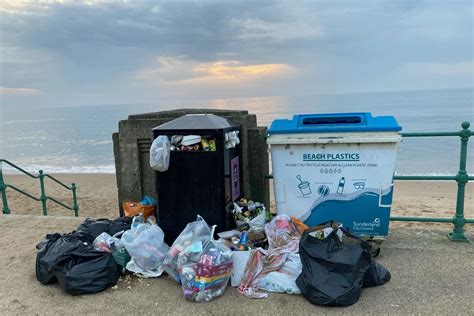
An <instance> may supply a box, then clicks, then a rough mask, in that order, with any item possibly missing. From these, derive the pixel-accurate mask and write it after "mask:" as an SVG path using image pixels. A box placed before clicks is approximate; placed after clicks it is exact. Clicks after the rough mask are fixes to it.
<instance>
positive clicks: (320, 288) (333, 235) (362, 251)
mask: <svg viewBox="0 0 474 316" xmlns="http://www.w3.org/2000/svg"><path fill="white" fill-rule="evenodd" d="M310 231H311V229H310V230H306V231H305V232H304V233H303V236H302V237H301V240H300V245H299V254H300V258H301V262H302V265H303V269H302V272H301V274H300V276H299V277H298V278H297V279H296V284H297V285H298V287H299V288H300V290H301V294H302V295H303V296H304V297H305V298H306V299H307V300H308V301H309V302H311V303H313V304H316V305H326V306H349V305H352V304H354V303H356V302H357V301H358V300H359V297H360V293H361V290H362V287H363V286H368V285H369V284H370V285H376V283H378V284H381V283H380V280H381V279H384V280H386V279H387V277H386V276H385V275H384V276H382V277H381V278H379V277H378V275H379V274H378V272H375V274H374V271H373V270H374V269H375V270H377V267H378V265H377V263H374V262H375V259H373V258H372V256H371V246H370V245H369V244H368V243H367V242H366V241H364V240H362V239H361V238H360V237H358V236H355V235H352V234H351V233H349V232H348V231H347V230H346V229H345V228H342V227H337V226H335V225H333V226H332V232H330V233H329V234H327V236H325V235H324V234H322V233H321V234H319V235H311V234H310ZM341 232H342V235H343V236H341ZM338 234H339V236H338ZM341 239H342V241H341ZM371 269H372V274H370V272H369V274H368V271H369V270H371ZM364 283H367V284H364Z"/></svg>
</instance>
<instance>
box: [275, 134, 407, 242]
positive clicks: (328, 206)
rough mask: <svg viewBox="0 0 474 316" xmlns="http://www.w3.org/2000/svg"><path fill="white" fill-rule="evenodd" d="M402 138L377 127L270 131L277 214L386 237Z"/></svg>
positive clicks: (309, 223)
mask: <svg viewBox="0 0 474 316" xmlns="http://www.w3.org/2000/svg"><path fill="white" fill-rule="evenodd" d="M399 141H400V136H399V134H398V132H377V131H375V132H363V133H360V132H356V133H348V132H346V133H302V134H298V133H292V134H276V135H270V137H269V138H268V143H269V146H270V151H271V157H272V168H273V183H274V192H275V202H276V208H277V213H278V214H287V215H290V216H294V217H296V218H298V219H300V220H302V221H303V222H304V223H305V224H307V225H308V226H315V225H318V224H320V223H323V222H326V221H329V220H335V221H338V222H342V223H343V225H344V227H346V228H348V229H349V230H350V231H352V232H354V233H356V234H359V235H362V236H381V237H383V236H386V235H387V234H388V228H389V221H390V207H391V204H392V195H393V174H394V168H395V160H396V152H397V144H398V142H399Z"/></svg>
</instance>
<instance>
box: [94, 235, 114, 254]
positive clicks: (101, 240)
mask: <svg viewBox="0 0 474 316" xmlns="http://www.w3.org/2000/svg"><path fill="white" fill-rule="evenodd" d="M117 241H118V242H119V243H120V240H119V239H118V238H116V237H112V236H110V235H109V234H107V233H106V232H103V233H102V234H100V235H99V236H97V237H96V239H94V242H93V243H92V245H93V246H94V249H95V250H97V251H102V252H110V253H112V252H114V250H115V248H116V243H117Z"/></svg>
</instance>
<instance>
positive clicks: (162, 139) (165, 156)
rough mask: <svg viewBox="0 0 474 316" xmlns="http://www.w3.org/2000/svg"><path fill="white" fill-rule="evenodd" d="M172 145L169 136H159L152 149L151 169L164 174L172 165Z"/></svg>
mask: <svg viewBox="0 0 474 316" xmlns="http://www.w3.org/2000/svg"><path fill="white" fill-rule="evenodd" d="M170 151H171V144H170V140H169V139H168V137H167V136H163V135H162V136H158V137H157V138H156V139H155V140H154V141H153V143H152V144H151V148H150V167H151V168H152V169H153V170H156V171H160V172H164V171H166V170H168V167H169V164H170Z"/></svg>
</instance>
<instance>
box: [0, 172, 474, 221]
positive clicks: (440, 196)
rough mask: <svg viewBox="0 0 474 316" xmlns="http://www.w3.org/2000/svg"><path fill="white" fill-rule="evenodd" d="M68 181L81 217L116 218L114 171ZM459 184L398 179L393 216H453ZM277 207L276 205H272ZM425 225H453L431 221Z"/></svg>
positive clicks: (473, 203)
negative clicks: (73, 186) (72, 185)
mask: <svg viewBox="0 0 474 316" xmlns="http://www.w3.org/2000/svg"><path fill="white" fill-rule="evenodd" d="M55 177H57V178H58V179H60V180H61V181H63V182H65V183H68V184H70V183H72V182H75V183H76V185H77V187H78V191H77V195H78V204H79V207H80V211H79V215H80V216H81V217H93V218H103V217H106V218H114V217H117V216H118V214H119V213H118V202H117V185H116V182H115V175H114V174H56V175H55ZM4 178H5V182H6V183H11V184H13V185H15V186H17V187H19V188H24V189H26V190H27V191H28V192H30V193H31V194H33V195H35V196H39V194H40V191H39V182H38V180H33V179H30V178H27V177H25V176H20V175H4ZM46 190H47V192H46V193H47V194H49V195H52V196H54V197H57V198H59V199H60V200H61V201H65V202H66V203H67V204H69V205H72V195H71V193H70V191H67V190H65V189H64V188H62V187H61V186H59V185H57V184H56V183H54V182H52V181H51V180H49V179H47V184H46ZM456 190H457V186H456V183H455V182H453V181H396V182H395V193H394V201H393V206H392V215H400V216H429V217H450V216H453V215H454V211H455V205H456ZM7 194H8V203H9V206H10V209H11V210H12V214H23V215H26V214H31V215H41V214H42V213H41V212H42V211H41V203H39V202H36V201H33V200H31V199H29V198H26V197H24V196H22V195H21V194H19V193H17V192H15V191H13V190H11V189H9V190H8V191H7ZM272 208H273V209H274V206H272ZM48 209H49V214H50V215H54V216H69V215H72V214H73V213H72V212H71V211H68V210H66V209H64V208H62V207H59V206H58V205H56V204H55V203H53V202H51V201H48ZM465 215H466V217H469V218H473V217H474V186H473V185H472V183H469V184H468V185H467V188H466V200H465ZM391 225H404V226H413V225H416V223H401V222H400V223H392V224H391ZM421 225H438V226H439V225H448V226H449V225H450V224H427V223H423V224H421Z"/></svg>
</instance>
